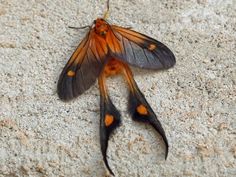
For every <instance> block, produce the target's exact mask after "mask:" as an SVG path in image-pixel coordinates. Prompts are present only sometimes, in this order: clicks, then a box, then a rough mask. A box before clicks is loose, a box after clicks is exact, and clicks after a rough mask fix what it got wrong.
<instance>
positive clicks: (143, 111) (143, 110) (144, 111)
mask: <svg viewBox="0 0 236 177" xmlns="http://www.w3.org/2000/svg"><path fill="white" fill-rule="evenodd" d="M136 110H137V112H138V113H139V114H141V115H147V114H148V110H147V108H146V107H145V106H144V105H142V104H141V105H139V106H138V107H137V108H136Z"/></svg>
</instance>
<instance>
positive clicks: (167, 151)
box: [165, 143, 169, 160]
mask: <svg viewBox="0 0 236 177" xmlns="http://www.w3.org/2000/svg"><path fill="white" fill-rule="evenodd" d="M165 144H166V143H165ZM168 153H169V145H168V143H167V144H166V152H165V160H167V157H168Z"/></svg>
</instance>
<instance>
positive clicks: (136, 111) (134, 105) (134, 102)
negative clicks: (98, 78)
mask: <svg viewBox="0 0 236 177" xmlns="http://www.w3.org/2000/svg"><path fill="white" fill-rule="evenodd" d="M123 74H124V76H125V79H126V80H127V82H128V86H129V92H130V93H129V102H128V103H129V105H128V110H129V113H130V114H131V116H132V119H133V120H135V121H140V122H145V123H149V124H151V125H152V127H153V128H154V129H155V130H156V131H157V132H158V133H159V134H160V135H161V137H162V139H163V141H164V143H165V146H166V152H165V158H167V155H168V148H169V145H168V141H167V138H166V134H165V131H164V129H163V127H162V125H161V123H160V121H159V120H158V119H157V116H156V114H155V113H154V111H153V110H152V108H151V106H150V105H149V104H148V102H147V100H146V99H145V97H144V95H143V93H142V92H141V91H140V90H139V88H138V86H137V84H136V82H135V80H134V78H133V74H132V71H131V69H130V68H129V66H128V65H127V64H125V63H123Z"/></svg>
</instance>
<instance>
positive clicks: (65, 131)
mask: <svg viewBox="0 0 236 177" xmlns="http://www.w3.org/2000/svg"><path fill="white" fill-rule="evenodd" d="M110 6H111V16H110V22H112V23H114V24H119V25H121V26H126V27H127V26H128V27H133V29H135V30H137V31H140V32H142V33H145V34H147V35H150V36H152V37H154V38H156V39H158V40H160V41H162V42H164V43H165V44H167V45H168V46H169V47H170V48H171V49H172V50H173V52H174V53H175V55H176V58H177V64H176V66H175V67H174V68H173V69H170V70H168V71H163V72H153V71H147V70H140V69H136V68H133V70H134V73H135V79H136V81H137V83H138V85H139V86H140V89H141V90H142V91H143V93H144V94H145V95H146V98H147V100H148V101H149V103H150V104H151V106H152V107H153V109H154V110H155V112H156V113H157V115H158V117H159V119H160V120H161V122H162V124H163V126H164V128H165V130H166V134H167V137H168V139H169V143H170V153H169V157H168V159H167V161H165V160H164V145H163V142H162V141H161V140H160V137H159V136H158V135H157V134H156V133H155V131H154V130H153V129H152V128H150V127H149V126H145V125H142V124H139V123H135V122H133V121H132V120H131V119H130V117H129V115H128V113H127V111H126V104H127V92H126V89H125V88H126V87H125V84H124V83H123V81H122V79H121V78H119V77H117V78H113V79H110V80H109V82H108V84H109V88H110V92H111V95H112V98H113V100H114V102H115V104H116V106H117V107H118V108H119V109H120V110H121V112H122V116H123V124H122V126H121V127H120V128H119V129H118V130H117V131H116V132H115V134H114V135H113V136H112V138H111V139H110V146H109V150H108V156H109V158H108V160H109V162H110V165H111V167H112V169H113V171H114V173H115V174H116V175H117V176H122V177H126V176H134V177H138V176H145V177H146V176H148V177H153V176H154V177H163V176H167V177H177V176H178V177H182V176H194V177H233V176H235V175H236V120H235V117H236V57H235V56H236V1H235V0H188V1H186V0H185V1H182V0H177V1H176V0H165V1H162V0H129V1H125V0H116V1H113V0H111V4H110ZM104 9H105V0H104V1H94V0H89V1H88V0H66V1H62V0H53V1H51V0H30V1H26V0H0V70H1V72H0V83H1V89H0V104H1V105H0V115H1V116H0V176H1V177H16V176H17V177H18V176H32V177H43V176H44V177H46V176H49V177H54V176H60V177H63V176H65V177H68V176H71V177H77V176H81V177H86V176H87V177H90V176H104V175H105V174H106V171H105V168H104V166H103V162H102V156H101V153H100V145H99V131H98V129H99V92H98V87H97V84H96V85H95V86H93V87H92V88H91V89H89V90H88V91H87V92H86V93H85V94H83V95H82V96H80V97H79V98H78V99H75V100H74V101H72V102H69V103H63V102H61V101H60V100H59V99H58V96H57V94H56V83H57V79H58V76H59V74H60V72H61V70H62V68H63V66H64V65H65V63H66V62H67V60H68V58H69V57H70V55H71V54H72V52H73V50H74V49H75V47H76V45H77V44H78V43H79V41H80V40H81V39H82V38H83V36H84V35H85V33H86V32H85V31H86V30H79V31H76V30H73V29H70V28H68V26H75V27H79V26H83V25H88V24H91V22H92V21H93V20H94V19H96V18H97V17H99V16H101V15H102V14H103V11H104Z"/></svg>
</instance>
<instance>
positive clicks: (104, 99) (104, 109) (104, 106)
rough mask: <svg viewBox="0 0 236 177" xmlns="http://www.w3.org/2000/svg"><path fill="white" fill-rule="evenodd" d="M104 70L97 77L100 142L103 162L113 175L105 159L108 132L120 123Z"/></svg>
mask: <svg viewBox="0 0 236 177" xmlns="http://www.w3.org/2000/svg"><path fill="white" fill-rule="evenodd" d="M105 80H106V76H105V74H104V72H103V73H102V74H100V76H99V78H98V83H99V89H100V144H101V151H102V155H103V160H104V163H105V165H106V167H107V169H108V170H109V172H110V173H111V174H112V175H114V173H113V172H112V170H111V168H110V167H109V164H108V161H107V155H106V152H107V146H108V140H109V136H110V134H111V133H112V132H113V130H114V129H116V128H117V127H118V126H119V125H120V122H121V120H120V113H119V111H118V110H117V109H116V107H115V106H114V105H113V103H112V102H111V100H110V98H109V95H108V90H107V87H106V84H105Z"/></svg>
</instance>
